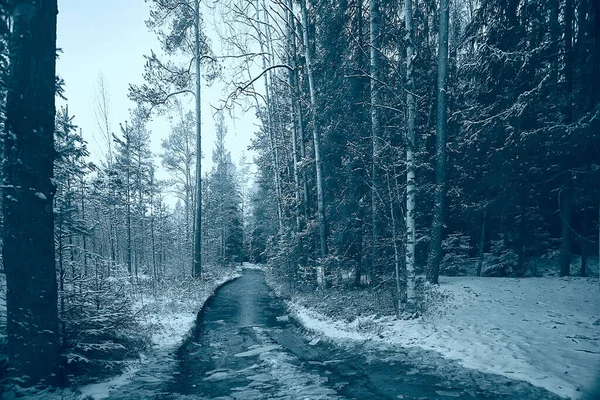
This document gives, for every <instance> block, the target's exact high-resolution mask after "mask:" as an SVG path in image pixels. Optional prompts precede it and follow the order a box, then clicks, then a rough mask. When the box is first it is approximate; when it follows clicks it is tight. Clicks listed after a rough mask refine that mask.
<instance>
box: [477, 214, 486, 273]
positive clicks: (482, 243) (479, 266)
mask: <svg viewBox="0 0 600 400" xmlns="http://www.w3.org/2000/svg"><path fill="white" fill-rule="evenodd" d="M486 218H487V210H486V209H485V208H484V209H483V215H482V216H481V240H480V242H479V262H478V263H477V276H481V269H482V267H483V257H484V250H485V220H486Z"/></svg>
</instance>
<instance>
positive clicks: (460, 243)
mask: <svg viewBox="0 0 600 400" xmlns="http://www.w3.org/2000/svg"><path fill="white" fill-rule="evenodd" d="M470 240H471V238H470V237H469V236H467V235H464V234H462V233H452V234H449V235H448V237H447V238H446V239H444V240H443V242H442V253H443V254H444V257H443V258H442V263H441V265H440V273H441V274H442V275H447V276H460V275H466V272H467V265H466V263H467V260H468V258H469V248H470V246H469V241H470Z"/></svg>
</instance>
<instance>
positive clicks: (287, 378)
mask: <svg viewBox="0 0 600 400" xmlns="http://www.w3.org/2000/svg"><path fill="white" fill-rule="evenodd" d="M425 356H426V355H425ZM169 357H173V359H174V361H175V363H174V364H175V365H176V369H175V370H174V371H170V373H168V374H165V373H164V371H162V372H160V373H158V371H159V370H160V369H161V368H159V367H158V366H155V369H156V371H155V372H153V371H152V369H153V365H152V363H151V364H150V365H148V366H147V367H146V368H143V369H142V370H141V371H140V372H139V373H138V374H137V376H136V377H134V378H133V380H132V382H131V383H130V384H128V385H126V386H124V387H122V388H121V389H120V390H118V393H113V395H112V396H111V397H110V398H111V399H138V398H139V399H142V398H144V399H146V398H154V399H188V398H189V399H192V398H194V399H290V400H292V399H367V400H370V399H450V398H457V399H515V400H516V399H554V398H557V397H556V396H554V395H552V394H551V393H549V392H547V391H545V390H543V389H540V388H536V387H533V386H531V385H529V384H527V383H524V382H517V381H511V380H509V379H506V378H503V377H499V376H495V375H488V374H482V373H479V372H477V371H473V370H467V369H465V368H461V367H459V366H456V365H453V366H452V368H448V364H449V363H452V362H449V361H447V360H443V361H442V360H437V359H436V360H434V361H435V362H432V361H431V357H429V361H428V362H423V361H424V360H425V358H427V357H425V358H424V355H423V352H422V351H417V350H414V349H394V351H393V352H392V351H389V350H388V351H385V350H382V349H376V348H373V347H370V346H368V345H360V344H349V345H348V346H344V347H341V346H337V345H334V344H331V343H329V342H326V341H317V340H314V338H312V337H310V336H309V335H307V334H306V333H305V332H304V331H303V330H302V329H301V328H300V327H298V326H297V325H296V324H295V323H294V322H293V321H291V320H290V319H289V317H288V316H287V314H286V309H285V306H284V304H283V303H282V302H281V301H280V300H279V299H277V298H275V297H274V296H273V295H272V293H271V292H270V290H269V288H268V287H267V285H266V283H265V279H264V275H263V273H262V271H258V270H245V271H244V274H243V276H242V277H241V278H239V279H237V280H235V281H233V282H231V283H229V284H227V285H225V286H224V287H223V288H221V289H220V290H218V291H217V293H216V294H215V296H214V297H213V298H212V299H210V300H209V302H208V303H207V304H206V307H205V308H204V311H203V312H202V313H201V314H200V315H199V318H198V323H197V325H196V327H195V328H194V331H193V334H192V335H191V336H190V338H189V339H188V340H187V341H186V342H185V343H183V344H182V346H181V347H180V348H179V349H178V350H177V352H176V353H175V354H171V355H169ZM457 371H458V372H457ZM449 375H451V376H450V377H449Z"/></svg>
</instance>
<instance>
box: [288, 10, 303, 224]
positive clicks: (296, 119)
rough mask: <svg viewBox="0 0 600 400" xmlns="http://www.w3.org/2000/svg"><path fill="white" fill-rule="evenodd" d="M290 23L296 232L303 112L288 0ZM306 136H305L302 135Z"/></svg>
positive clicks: (293, 26) (292, 22)
mask: <svg viewBox="0 0 600 400" xmlns="http://www.w3.org/2000/svg"><path fill="white" fill-rule="evenodd" d="M287 7H288V12H287V15H288V22H287V32H286V34H287V42H288V51H289V55H288V60H289V64H290V66H291V67H292V70H290V71H288V78H289V83H290V91H291V93H290V98H291V121H292V162H293V163H294V198H295V201H296V204H295V205H294V214H295V218H296V231H297V232H301V231H302V219H301V217H300V214H301V211H300V210H301V208H302V201H301V199H300V197H301V196H300V192H301V189H300V174H299V171H298V163H299V160H298V137H297V136H298V135H297V132H298V131H299V130H302V129H303V128H302V110H301V109H300V98H299V90H298V83H297V80H298V70H297V69H298V66H297V62H296V58H297V52H296V37H295V30H296V29H295V25H296V23H295V21H294V12H293V10H294V3H293V0H288V3H287ZM302 136H304V135H302Z"/></svg>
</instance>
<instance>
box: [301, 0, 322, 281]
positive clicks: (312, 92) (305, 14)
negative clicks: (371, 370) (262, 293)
mask: <svg viewBox="0 0 600 400" xmlns="http://www.w3.org/2000/svg"><path fill="white" fill-rule="evenodd" d="M300 7H301V11H302V24H303V25H304V29H303V33H304V56H305V58H306V73H307V75H308V87H309V92H310V104H311V109H312V113H313V124H312V128H313V142H314V147H315V164H316V172H317V211H318V215H319V240H320V258H321V260H320V263H323V262H324V261H325V258H326V257H327V253H328V251H327V219H326V217H325V193H324V188H323V161H322V160H321V136H320V133H319V129H318V121H317V112H316V110H317V99H316V91H315V80H314V77H313V66H312V54H311V51H310V41H309V38H308V10H307V7H306V0H300ZM319 268H322V265H321V266H320V267H319ZM321 274H322V275H324V274H325V271H321ZM323 283H324V282H323Z"/></svg>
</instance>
